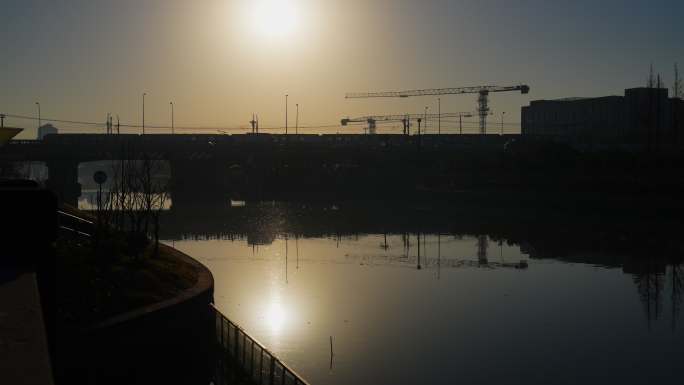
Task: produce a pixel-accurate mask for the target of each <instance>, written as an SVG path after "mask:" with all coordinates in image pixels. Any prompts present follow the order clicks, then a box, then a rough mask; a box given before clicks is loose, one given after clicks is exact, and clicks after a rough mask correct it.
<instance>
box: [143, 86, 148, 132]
mask: <svg viewBox="0 0 684 385" xmlns="http://www.w3.org/2000/svg"><path fill="white" fill-rule="evenodd" d="M145 95H147V92H143V116H142V118H143V119H142V133H143V135H145Z"/></svg>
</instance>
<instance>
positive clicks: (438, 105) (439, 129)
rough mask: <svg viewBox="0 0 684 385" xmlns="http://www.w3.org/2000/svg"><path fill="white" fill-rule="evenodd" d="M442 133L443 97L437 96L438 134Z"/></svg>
mask: <svg viewBox="0 0 684 385" xmlns="http://www.w3.org/2000/svg"><path fill="white" fill-rule="evenodd" d="M441 133H442V99H441V98H437V134H441Z"/></svg>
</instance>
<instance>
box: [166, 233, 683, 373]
mask: <svg viewBox="0 0 684 385" xmlns="http://www.w3.org/2000/svg"><path fill="white" fill-rule="evenodd" d="M262 225H263V226H266V227H268V226H267V225H265V224H262ZM188 226H189V227H186V230H185V232H191V231H188V230H187V229H188V228H189V229H192V227H193V226H192V225H188ZM258 227H259V225H258V224H257V226H256V228H258ZM202 231H204V232H206V230H202ZM202 231H198V232H197V233H201V232H202ZM197 233H196V234H185V235H183V236H169V237H167V238H169V240H168V241H167V242H168V243H169V244H172V245H174V246H175V247H176V248H178V249H180V250H182V251H184V252H186V253H187V254H189V255H191V256H193V257H195V258H197V259H198V260H199V261H201V262H202V263H204V264H205V265H206V266H207V267H209V269H210V270H211V271H212V273H213V274H214V277H215V280H216V291H215V301H216V305H217V306H218V308H219V309H220V310H221V311H222V312H223V313H224V314H226V315H227V316H228V317H229V318H230V319H231V320H233V321H234V322H236V323H238V324H239V325H241V326H242V327H244V328H245V329H246V331H247V332H248V333H250V334H251V335H252V336H253V337H255V338H256V339H257V340H259V341H261V342H262V343H263V344H264V345H265V346H266V347H267V348H269V349H270V350H272V351H273V352H274V353H276V355H277V356H279V357H280V358H281V359H282V360H283V361H284V362H285V363H287V364H288V365H289V366H290V367H292V368H293V369H294V370H296V371H297V372H299V373H300V374H301V375H302V376H303V377H304V378H306V379H307V380H308V381H310V382H311V383H312V384H351V383H357V384H362V383H363V384H366V383H368V384H370V383H372V384H419V383H432V384H454V383H463V384H578V383H583V384H606V383H617V384H646V383H649V384H680V383H682V382H681V381H682V380H681V377H682V373H683V372H682V363H683V361H682V359H683V357H684V331H682V326H681V325H679V324H678V319H677V317H678V316H679V315H680V314H679V310H678V308H679V307H680V306H681V285H682V282H681V279H682V267H681V266H680V265H677V264H666V263H660V264H655V265H654V264H650V263H648V264H644V263H640V262H637V263H633V262H630V263H626V262H624V263H621V262H617V263H609V264H606V263H605V261H606V258H604V257H602V256H601V255H600V253H597V254H596V255H593V254H592V253H585V254H579V255H570V254H566V253H563V254H564V255H562V256H561V255H558V256H555V255H553V253H551V254H550V255H549V253H548V252H546V253H544V255H543V256H544V258H541V254H540V253H539V252H538V251H537V249H538V247H535V245H529V244H523V245H521V244H519V243H516V242H512V241H509V240H506V239H502V238H501V237H498V239H497V238H495V237H494V236H491V235H488V234H479V235H458V234H453V233H451V234H445V233H441V232H439V233H438V232H428V233H427V234H420V236H419V235H417V234H416V233H410V234H407V233H401V234H399V233H389V234H387V235H385V234H384V233H361V234H358V235H346V236H339V235H332V236H329V235H320V234H319V235H315V236H312V235H309V236H305V235H301V234H300V235H293V233H292V232H282V233H278V232H276V233H274V234H272V235H270V236H269V235H265V236H264V235H261V236H254V234H252V235H241V234H239V233H238V234H229V235H227V234H222V235H221V234H219V235H212V236H207V235H198V234H197ZM257 233H258V232H257ZM171 238H173V239H171ZM419 238H420V247H419ZM567 242H572V240H568V241H567ZM419 253H420V254H419ZM419 255H420V256H419ZM593 259H596V260H597V261H600V262H596V263H591V261H592V260H593ZM576 260H582V261H585V262H588V263H573V262H570V261H576ZM608 260H610V261H615V260H618V261H621V260H622V259H621V258H620V256H617V257H614V256H613V257H611V258H608ZM521 261H523V262H526V263H527V267H526V268H524V267H525V266H524V264H521ZM330 337H332V341H333V344H332V345H333V351H334V356H333V358H332V362H331V354H330Z"/></svg>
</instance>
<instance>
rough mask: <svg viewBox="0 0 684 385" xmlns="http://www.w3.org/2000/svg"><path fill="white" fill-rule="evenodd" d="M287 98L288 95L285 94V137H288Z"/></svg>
mask: <svg viewBox="0 0 684 385" xmlns="http://www.w3.org/2000/svg"><path fill="white" fill-rule="evenodd" d="M287 97H288V95H287V94H285V135H287Z"/></svg>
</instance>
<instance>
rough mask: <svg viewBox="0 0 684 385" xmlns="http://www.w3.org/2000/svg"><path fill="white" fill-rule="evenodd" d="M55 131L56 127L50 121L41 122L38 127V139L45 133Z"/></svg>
mask: <svg viewBox="0 0 684 385" xmlns="http://www.w3.org/2000/svg"><path fill="white" fill-rule="evenodd" d="M56 133H57V127H55V126H53V125H52V124H50V123H46V124H43V125H42V126H40V127H38V140H43V138H44V137H45V135H49V134H56Z"/></svg>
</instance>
